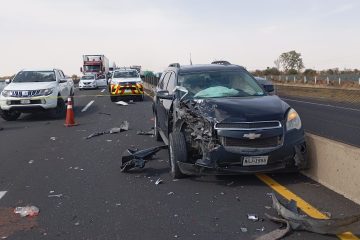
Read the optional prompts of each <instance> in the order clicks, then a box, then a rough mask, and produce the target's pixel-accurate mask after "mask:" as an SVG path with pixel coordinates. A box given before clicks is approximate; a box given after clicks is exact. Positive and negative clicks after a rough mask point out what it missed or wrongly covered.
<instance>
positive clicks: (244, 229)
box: [240, 227, 248, 233]
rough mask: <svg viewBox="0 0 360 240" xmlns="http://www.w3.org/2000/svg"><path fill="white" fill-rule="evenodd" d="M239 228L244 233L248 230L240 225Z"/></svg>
mask: <svg viewBox="0 0 360 240" xmlns="http://www.w3.org/2000/svg"><path fill="white" fill-rule="evenodd" d="M240 230H241V232H243V233H246V232H247V231H248V229H247V228H246V227H241V228H240Z"/></svg>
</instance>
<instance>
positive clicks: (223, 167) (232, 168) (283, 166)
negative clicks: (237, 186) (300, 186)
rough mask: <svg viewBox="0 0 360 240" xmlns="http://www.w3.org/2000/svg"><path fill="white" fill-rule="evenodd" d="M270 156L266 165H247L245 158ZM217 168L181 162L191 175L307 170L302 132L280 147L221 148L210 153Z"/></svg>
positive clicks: (180, 166)
mask: <svg viewBox="0 0 360 240" xmlns="http://www.w3.org/2000/svg"><path fill="white" fill-rule="evenodd" d="M249 156H256V157H257V156H267V157H268V160H267V164H266V165H256V166H244V158H245V157H249ZM209 157H210V159H211V162H212V163H214V165H209V166H203V165H201V166H200V165H197V164H196V163H184V162H178V165H179V168H180V170H181V172H182V173H184V174H188V175H234V174H253V173H268V172H294V171H299V170H302V169H307V168H308V162H307V158H306V143H305V139H304V134H303V132H297V133H290V134H287V135H286V139H285V141H284V143H283V144H282V145H281V146H280V147H278V148H272V149H270V148H267V149H266V148H251V149H249V148H247V149H245V148H239V147H224V146H220V147H218V148H216V149H214V150H213V151H211V152H210V153H209Z"/></svg>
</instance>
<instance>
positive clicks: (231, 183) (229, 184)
mask: <svg viewBox="0 0 360 240" xmlns="http://www.w3.org/2000/svg"><path fill="white" fill-rule="evenodd" d="M233 184H234V182H229V183H228V184H226V186H231V185H233Z"/></svg>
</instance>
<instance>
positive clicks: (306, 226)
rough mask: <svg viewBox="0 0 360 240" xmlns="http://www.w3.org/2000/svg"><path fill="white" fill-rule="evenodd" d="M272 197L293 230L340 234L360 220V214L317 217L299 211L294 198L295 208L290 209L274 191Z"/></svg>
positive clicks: (280, 213) (275, 205)
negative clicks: (328, 217)
mask: <svg viewBox="0 0 360 240" xmlns="http://www.w3.org/2000/svg"><path fill="white" fill-rule="evenodd" d="M271 198H272V201H273V208H274V209H275V210H276V211H277V213H278V214H279V215H280V216H281V217H282V218H283V219H285V220H286V221H288V222H289V224H290V227H291V229H292V230H305V231H308V232H314V233H319V234H329V235H338V234H341V233H343V232H346V227H347V226H348V225H350V224H353V223H355V222H358V221H360V214H357V215H353V216H349V217H343V218H332V219H315V218H312V217H309V216H307V215H301V214H300V213H298V211H297V207H296V202H295V201H294V200H293V201H294V202H295V208H293V207H292V209H289V208H287V207H286V206H285V205H283V204H281V203H280V201H279V200H278V199H277V198H276V196H275V194H274V193H272V194H271ZM267 217H269V219H270V220H273V219H276V218H275V217H271V216H269V215H267Z"/></svg>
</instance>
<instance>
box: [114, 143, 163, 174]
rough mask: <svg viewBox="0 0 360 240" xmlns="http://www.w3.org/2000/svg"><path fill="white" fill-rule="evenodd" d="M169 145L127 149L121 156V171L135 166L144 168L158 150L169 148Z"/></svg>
mask: <svg viewBox="0 0 360 240" xmlns="http://www.w3.org/2000/svg"><path fill="white" fill-rule="evenodd" d="M167 148H168V146H166V145H163V146H158V147H152V148H147V149H144V150H137V149H127V150H126V151H125V152H124V153H123V155H122V157H121V171H122V172H127V171H129V170H130V169H133V168H144V167H145V163H146V162H147V161H148V160H150V159H151V158H152V157H153V156H154V155H155V154H156V153H157V152H158V151H160V150H162V149H167Z"/></svg>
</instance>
